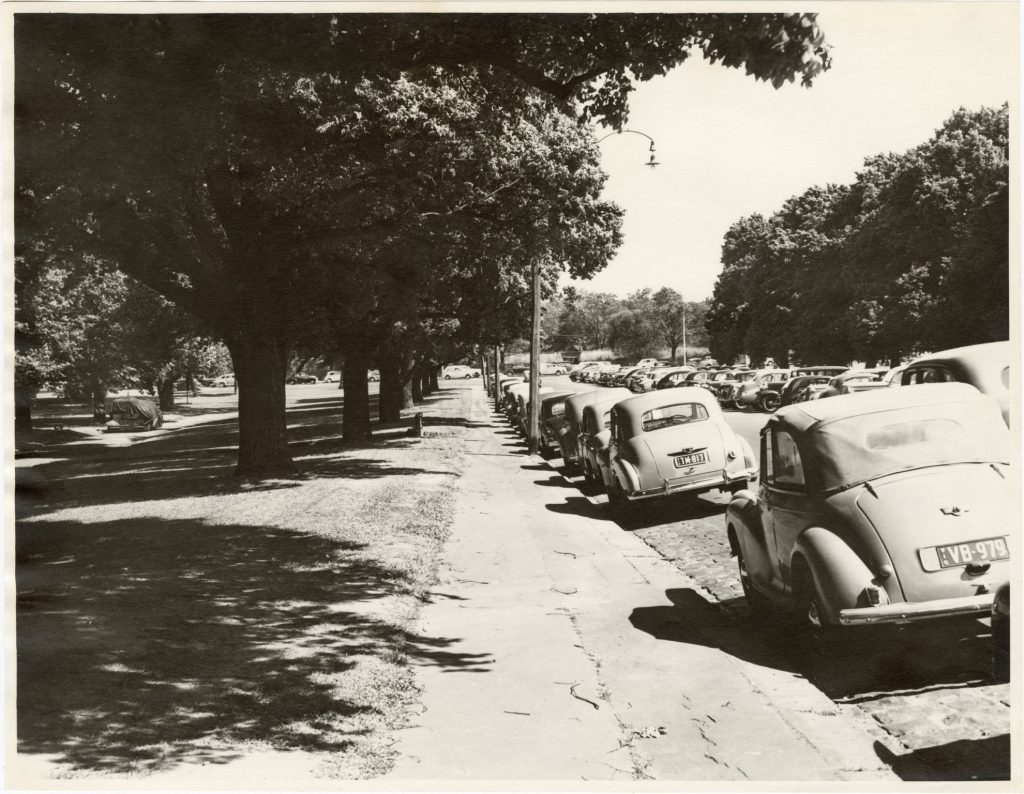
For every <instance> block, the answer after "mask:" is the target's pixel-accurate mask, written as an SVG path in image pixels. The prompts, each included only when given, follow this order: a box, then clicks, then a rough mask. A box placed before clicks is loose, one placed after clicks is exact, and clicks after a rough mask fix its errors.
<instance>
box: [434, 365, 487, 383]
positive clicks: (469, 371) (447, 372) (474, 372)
mask: <svg viewBox="0 0 1024 794" xmlns="http://www.w3.org/2000/svg"><path fill="white" fill-rule="evenodd" d="M481 374H482V373H481V372H480V370H479V369H477V368H476V367H467V366H465V365H464V364H449V365H448V366H447V367H444V368H443V369H442V370H441V377H442V378H444V379H445V380H451V379H452V378H479V377H480V376H481Z"/></svg>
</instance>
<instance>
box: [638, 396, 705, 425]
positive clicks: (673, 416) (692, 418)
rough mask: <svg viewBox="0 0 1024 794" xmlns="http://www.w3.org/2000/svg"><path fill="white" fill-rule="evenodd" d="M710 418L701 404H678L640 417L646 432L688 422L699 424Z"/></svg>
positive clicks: (656, 409)
mask: <svg viewBox="0 0 1024 794" xmlns="http://www.w3.org/2000/svg"><path fill="white" fill-rule="evenodd" d="M707 418H708V409H707V408H705V407H704V406H703V405H701V404H700V403H676V404H675V405H665V406H662V407H661V408H654V409H652V410H650V411H646V412H645V413H644V414H643V416H642V417H640V425H641V427H643V429H644V432H647V431H650V430H660V429H661V428H663V427H671V426H672V425H684V424H687V423H688V422H699V421H702V420H704V419H707Z"/></svg>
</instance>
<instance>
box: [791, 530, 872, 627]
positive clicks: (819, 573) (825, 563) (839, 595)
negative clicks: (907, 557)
mask: <svg viewBox="0 0 1024 794" xmlns="http://www.w3.org/2000/svg"><path fill="white" fill-rule="evenodd" d="M798 557H800V558H802V559H803V561H804V562H805V563H806V564H807V568H808V569H809V572H810V576H811V578H812V579H813V581H814V586H815V587H816V588H817V590H818V594H819V595H820V596H821V599H822V601H823V603H822V604H820V607H821V608H822V609H823V610H824V612H825V619H826V620H827V621H828V622H829V623H838V622H839V610H841V609H852V608H854V607H858V606H861V607H863V606H868V604H867V603H866V602H865V601H864V599H863V598H861V594H862V593H863V592H864V588H865V587H867V586H868V585H870V584H872V579H873V578H874V577H873V574H872V573H871V570H870V569H869V568H868V567H867V565H865V564H864V561H863V560H861V558H860V557H858V556H857V554H856V552H854V550H853V549H851V548H850V547H849V546H848V545H847V544H846V542H845V541H843V540H842V538H840V537H839V536H838V535H836V534H835V533H834V532H830V531H829V530H827V529H823V528H821V527H810V528H809V529H806V530H805V531H804V532H803V533H801V535H800V537H798V538H797V541H796V544H795V545H794V547H793V563H794V564H793V566H792V567H791V571H794V572H795V569H796V567H797V564H796V563H797V558H798ZM790 584H791V586H795V585H796V582H793V581H791V582H790Z"/></svg>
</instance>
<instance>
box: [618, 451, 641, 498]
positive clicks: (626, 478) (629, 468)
mask: <svg viewBox="0 0 1024 794" xmlns="http://www.w3.org/2000/svg"><path fill="white" fill-rule="evenodd" d="M615 462H616V463H617V464H618V469H619V471H621V472H622V476H621V477H619V482H620V484H622V490H624V491H625V492H626V493H635V492H636V491H639V490H640V473H639V472H638V471H637V470H636V466H634V465H633V464H632V463H630V462H629V461H628V460H626V459H625V458H620V457H616V458H615Z"/></svg>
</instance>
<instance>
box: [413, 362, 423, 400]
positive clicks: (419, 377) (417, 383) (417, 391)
mask: <svg viewBox="0 0 1024 794" xmlns="http://www.w3.org/2000/svg"><path fill="white" fill-rule="evenodd" d="M411 385H412V402H413V405H415V404H416V403H421V402H423V362H422V361H421V360H419V359H416V361H415V363H414V364H413V365H412V378H411Z"/></svg>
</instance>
